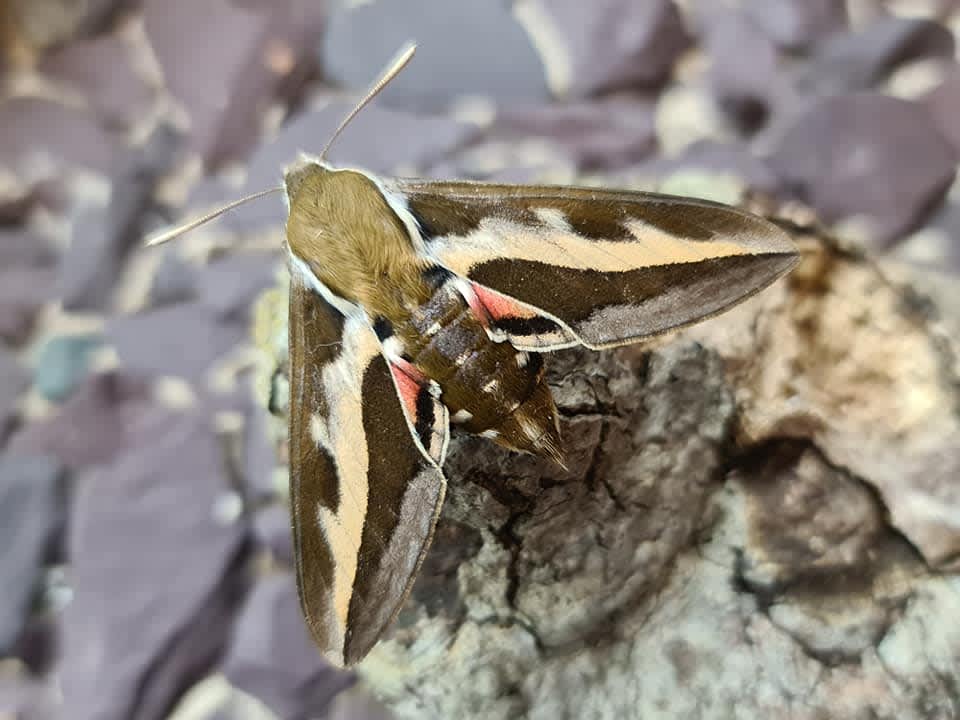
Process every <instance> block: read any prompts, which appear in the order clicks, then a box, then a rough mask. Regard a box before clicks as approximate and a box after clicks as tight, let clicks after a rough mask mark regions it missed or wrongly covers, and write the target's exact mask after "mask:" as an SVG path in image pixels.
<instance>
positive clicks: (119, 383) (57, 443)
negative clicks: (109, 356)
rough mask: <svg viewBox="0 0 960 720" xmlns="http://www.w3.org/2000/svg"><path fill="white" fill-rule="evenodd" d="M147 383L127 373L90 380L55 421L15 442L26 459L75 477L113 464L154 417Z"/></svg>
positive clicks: (28, 429) (27, 430) (33, 426)
mask: <svg viewBox="0 0 960 720" xmlns="http://www.w3.org/2000/svg"><path fill="white" fill-rule="evenodd" d="M153 405H154V403H153V399H152V397H151V394H150V389H149V387H148V386H147V385H146V383H144V382H142V381H140V380H137V379H134V378H132V377H131V376H129V375H127V374H123V373H117V372H110V373H103V374H100V375H94V376H92V377H89V378H87V380H85V381H84V382H83V384H82V385H81V386H80V387H79V388H78V389H77V391H76V392H75V393H74V394H73V395H72V396H71V397H70V399H69V400H67V402H66V403H64V404H63V406H62V407H61V408H60V410H59V412H58V413H56V414H55V415H53V416H52V417H50V418H47V419H44V420H41V421H38V422H33V423H30V424H29V425H25V426H24V427H23V428H22V429H20V430H19V432H17V433H16V434H15V435H14V436H13V437H12V438H11V439H10V447H9V450H10V452H12V453H17V454H21V455H28V454H32V455H38V454H42V455H50V456H52V457H55V458H56V459H57V460H58V461H59V462H60V463H62V464H63V465H65V466H66V467H67V468H69V469H70V470H71V471H79V470H83V469H88V468H90V467H91V466H95V465H101V464H105V463H109V462H111V461H112V460H113V459H114V458H115V457H116V455H117V454H118V453H119V452H120V451H121V450H123V449H124V448H126V447H129V444H130V443H131V442H132V441H133V439H132V438H133V433H135V432H137V431H138V428H139V427H140V426H141V424H142V423H143V422H144V421H145V419H146V418H148V417H149V416H150V414H151V413H152V412H153Z"/></svg>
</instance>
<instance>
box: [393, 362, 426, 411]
mask: <svg viewBox="0 0 960 720" xmlns="http://www.w3.org/2000/svg"><path fill="white" fill-rule="evenodd" d="M401 362H405V361H401ZM406 365H408V366H410V367H411V368H412V367H413V366H412V365H410V363H406ZM390 372H392V373H393V379H394V380H396V382H397V390H398V391H399V392H400V400H401V402H403V404H404V405H405V406H406V408H407V416H408V417H409V418H410V422H412V423H414V424H416V422H417V398H418V397H419V396H420V391H421V388H420V383H418V382H417V381H416V380H415V379H414V378H412V377H411V376H410V375H408V374H407V373H406V372H405V369H404V368H401V367H400V366H399V364H395V363H390Z"/></svg>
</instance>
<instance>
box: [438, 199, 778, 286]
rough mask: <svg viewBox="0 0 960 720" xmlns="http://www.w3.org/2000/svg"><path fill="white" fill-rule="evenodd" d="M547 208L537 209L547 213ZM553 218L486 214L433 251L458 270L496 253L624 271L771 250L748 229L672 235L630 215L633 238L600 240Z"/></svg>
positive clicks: (628, 224)
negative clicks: (694, 236) (722, 236)
mask: <svg viewBox="0 0 960 720" xmlns="http://www.w3.org/2000/svg"><path fill="white" fill-rule="evenodd" d="M546 212H547V211H539V214H541V215H545V214H546ZM549 212H550V213H551V218H550V219H551V222H550V224H545V225H542V226H538V227H536V226H530V225H522V224H520V223H516V222H512V221H509V220H504V219H502V218H486V219H484V220H483V221H482V222H481V223H480V226H479V228H477V229H476V230H474V231H473V232H470V233H467V234H466V235H462V236H446V237H438V238H434V239H432V240H431V241H430V246H429V248H430V253H431V254H433V255H435V256H436V257H437V258H438V259H439V260H440V261H441V262H442V263H443V264H444V265H446V266H447V267H449V268H450V269H451V270H453V271H454V272H458V273H461V274H467V273H468V271H469V270H470V268H472V267H474V266H476V265H478V264H481V263H484V262H487V261H489V260H491V259H493V258H494V257H506V258H510V259H511V260H529V261H534V262H547V263H549V264H551V265H554V266H557V267H564V268H572V269H577V270H588V269H589V270H596V271H598V272H622V271H623V270H626V269H634V268H645V267H655V266H661V265H673V264H677V263H694V262H702V261H704V260H709V259H711V258H718V257H731V256H734V255H752V254H755V253H759V252H765V251H769V250H772V249H773V248H767V247H764V243H763V242H761V241H760V240H759V239H758V238H756V237H753V236H749V235H745V236H743V237H736V238H731V239H730V240H715V241H709V242H705V241H702V240H689V239H687V238H684V237H679V236H676V235H671V234H670V233H667V232H664V231H663V230H661V229H660V228H657V227H655V226H653V225H651V224H649V223H646V222H643V221H642V220H637V219H632V220H631V219H628V220H626V221H625V222H624V223H623V227H624V229H625V230H626V231H627V232H629V233H630V234H631V235H632V236H633V238H634V239H632V240H598V239H593V238H585V237H583V236H581V235H578V234H577V233H575V232H573V231H564V230H563V229H562V226H561V219H560V218H559V217H557V214H558V211H556V210H553V209H550V210H549Z"/></svg>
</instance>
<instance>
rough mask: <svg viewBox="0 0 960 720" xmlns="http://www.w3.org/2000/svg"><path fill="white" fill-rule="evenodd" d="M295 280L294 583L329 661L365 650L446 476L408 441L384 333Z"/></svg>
mask: <svg viewBox="0 0 960 720" xmlns="http://www.w3.org/2000/svg"><path fill="white" fill-rule="evenodd" d="M291 276H292V277H291V287H290V331H289V332H290V497H291V512H292V519H293V537H294V550H295V557H296V570H297V587H298V589H299V592H300V601H301V605H302V608H303V612H304V615H305V617H306V620H307V624H308V625H309V627H310V630H311V632H312V634H313V637H314V639H315V640H316V642H317V644H318V645H319V646H320V648H321V649H322V650H323V651H324V652H325V654H327V656H328V657H329V658H330V659H331V660H332V661H334V662H336V663H337V664H340V665H350V664H353V663H355V662H357V661H358V660H360V659H361V658H363V656H364V655H366V654H367V652H368V651H369V650H370V648H371V647H373V645H374V644H375V643H376V641H377V639H378V638H379V637H380V635H381V634H382V633H383V631H384V630H385V629H386V628H387V627H388V626H389V625H390V623H391V622H392V621H393V619H394V617H395V616H396V614H397V612H399V610H400V607H401V606H402V604H403V602H404V600H405V599H406V597H407V595H408V593H409V592H410V588H411V586H412V584H413V580H414V577H415V576H416V573H417V570H418V569H419V567H420V563H421V562H422V560H423V557H424V555H425V553H426V551H427V548H428V547H429V545H430V540H431V537H432V535H433V528H434V526H435V524H436V520H437V516H438V514H439V511H440V506H441V504H442V502H443V494H444V488H445V482H444V478H443V474H442V473H441V472H440V469H439V467H438V466H437V464H436V463H435V462H432V461H431V460H429V459H428V458H427V457H426V456H425V454H424V452H423V450H422V446H421V445H420V444H419V443H418V442H417V441H416V440H414V438H413V436H412V434H411V431H410V427H409V425H408V421H407V418H406V417H405V415H404V411H403V408H402V407H401V403H400V399H399V397H398V394H397V388H396V386H395V384H394V379H393V377H392V375H391V372H390V369H389V367H388V365H387V362H386V361H385V360H384V358H383V356H382V354H381V352H380V346H379V341H378V340H377V338H376V336H375V335H374V333H373V331H372V330H371V329H370V328H369V327H368V326H367V325H366V324H365V323H364V322H363V321H362V320H358V319H351V318H345V317H344V316H343V315H342V314H341V313H340V312H338V311H337V310H336V309H335V308H333V306H331V305H330V304H329V303H327V302H326V301H325V300H324V299H323V298H321V297H320V296H319V295H318V294H317V293H315V292H314V291H313V290H311V289H309V288H307V287H305V285H304V284H303V282H302V280H301V279H300V278H299V274H298V273H297V272H292V273H291Z"/></svg>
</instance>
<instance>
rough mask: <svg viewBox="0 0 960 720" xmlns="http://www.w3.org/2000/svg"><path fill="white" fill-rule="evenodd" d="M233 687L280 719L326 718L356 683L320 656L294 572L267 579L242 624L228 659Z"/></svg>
mask: <svg viewBox="0 0 960 720" xmlns="http://www.w3.org/2000/svg"><path fill="white" fill-rule="evenodd" d="M224 674H225V675H226V677H227V679H228V680H229V681H230V683H231V684H232V685H233V686H235V687H237V688H239V689H240V690H243V691H244V692H246V693H248V694H250V695H253V696H254V697H256V698H259V699H260V700H261V701H262V702H263V703H264V704H265V705H266V706H267V707H269V708H270V709H271V710H272V711H273V712H274V713H276V715H277V716H278V717H281V718H308V717H325V716H326V712H327V709H328V708H329V706H330V702H331V700H332V699H333V697H334V696H335V695H336V694H337V693H338V692H339V691H341V690H343V689H344V688H346V687H348V686H350V685H351V684H352V683H353V678H352V677H351V676H350V675H349V674H347V673H344V672H340V671H338V670H335V669H334V668H332V667H331V666H330V665H328V664H327V663H326V662H325V661H324V660H323V659H322V658H321V656H320V653H319V652H318V650H317V647H316V646H315V645H314V643H313V641H312V639H311V637H310V634H309V631H308V630H307V627H306V625H305V623H304V620H303V615H302V613H301V610H300V601H299V600H298V599H297V590H296V581H295V579H294V577H293V574H292V573H286V572H285V573H274V574H271V575H269V576H267V577H264V578H262V579H261V580H260V581H259V582H258V583H257V584H256V586H255V587H254V588H253V591H252V592H251V593H250V596H249V597H248V598H247V604H246V606H245V607H244V609H243V612H242V613H241V615H240V617H239V618H238V620H237V626H236V630H235V632H234V635H233V642H232V643H231V646H230V650H229V652H228V653H227V657H226V659H225V661H224Z"/></svg>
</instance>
